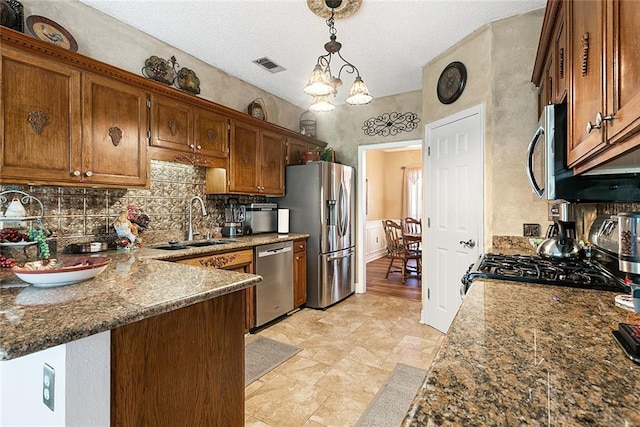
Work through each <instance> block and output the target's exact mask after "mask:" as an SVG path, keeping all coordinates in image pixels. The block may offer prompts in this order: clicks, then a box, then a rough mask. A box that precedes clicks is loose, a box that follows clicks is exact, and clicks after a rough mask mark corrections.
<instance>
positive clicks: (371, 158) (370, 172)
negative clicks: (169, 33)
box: [365, 150, 385, 221]
mask: <svg viewBox="0 0 640 427" xmlns="http://www.w3.org/2000/svg"><path fill="white" fill-rule="evenodd" d="M366 163H367V176H366V177H365V179H366V180H367V182H366V185H367V209H366V212H367V215H366V219H367V221H375V220H383V219H385V213H384V206H385V200H384V194H385V192H384V181H385V179H384V178H385V174H384V170H385V152H384V151H382V150H375V151H369V152H367V153H366Z"/></svg>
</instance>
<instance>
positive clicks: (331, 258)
mask: <svg viewBox="0 0 640 427" xmlns="http://www.w3.org/2000/svg"><path fill="white" fill-rule="evenodd" d="M352 255H353V251H349V252H347V253H343V254H342V255H335V256H331V257H329V258H327V261H337V260H339V259H342V258H348V257H350V256H352Z"/></svg>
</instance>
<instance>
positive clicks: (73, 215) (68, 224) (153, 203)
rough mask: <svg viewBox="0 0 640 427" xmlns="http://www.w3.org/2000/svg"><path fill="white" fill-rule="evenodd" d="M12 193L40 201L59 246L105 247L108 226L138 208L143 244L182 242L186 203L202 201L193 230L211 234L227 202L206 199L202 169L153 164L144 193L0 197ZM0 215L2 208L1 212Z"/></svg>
mask: <svg viewBox="0 0 640 427" xmlns="http://www.w3.org/2000/svg"><path fill="white" fill-rule="evenodd" d="M12 189H17V190H21V191H25V192H27V193H29V194H31V195H32V196H35V197H37V198H38V199H40V201H41V202H42V204H43V206H44V224H45V226H46V227H47V228H48V229H49V230H51V231H52V232H53V235H52V238H55V239H57V240H58V244H59V246H60V244H62V245H63V246H64V245H66V244H67V243H71V242H74V243H75V242H81V241H91V240H99V241H110V240H113V239H114V238H115V231H114V229H113V225H112V223H113V221H114V220H115V219H116V217H117V216H118V214H119V213H120V212H121V211H123V210H126V209H127V206H129V205H132V204H133V205H136V206H137V207H139V208H142V209H143V210H144V211H145V212H146V213H147V214H148V215H149V217H150V218H151V222H150V224H149V228H148V229H147V230H145V231H144V234H143V235H142V236H141V238H142V240H143V242H144V243H156V242H163V241H167V240H169V239H178V240H181V239H184V237H185V234H186V230H187V222H188V216H189V210H188V208H189V207H188V203H189V200H190V199H191V197H193V196H200V197H202V199H203V200H205V204H206V208H207V213H208V215H207V216H204V217H203V216H202V214H201V212H200V208H199V206H197V205H196V204H195V203H194V206H193V226H194V230H196V231H198V232H200V233H202V234H203V235H204V234H205V233H206V232H207V231H212V230H213V229H214V227H217V226H221V225H222V223H223V222H224V206H225V204H226V203H227V199H228V198H229V197H230V196H227V195H206V194H205V168H203V167H198V166H190V165H183V164H179V163H169V162H161V161H156V160H152V161H151V186H150V188H149V189H148V190H144V189H143V190H137V189H132V190H119V189H108V190H107V189H94V188H69V187H49V186H26V185H25V186H23V185H6V184H4V185H2V186H0V191H6V190H12ZM232 197H236V198H237V199H238V201H239V203H241V204H245V203H260V202H265V201H266V198H265V197H264V196H232ZM1 208H2V210H3V211H4V209H6V206H2V207H1ZM27 209H28V210H29V212H30V214H31V215H38V214H40V212H38V211H39V208H38V207H37V206H35V205H34V206H27Z"/></svg>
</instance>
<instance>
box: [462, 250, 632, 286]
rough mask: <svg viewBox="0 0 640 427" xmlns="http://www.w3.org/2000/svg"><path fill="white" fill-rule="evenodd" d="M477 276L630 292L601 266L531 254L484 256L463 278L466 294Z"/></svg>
mask: <svg viewBox="0 0 640 427" xmlns="http://www.w3.org/2000/svg"><path fill="white" fill-rule="evenodd" d="M476 277H484V278H488V279H498V280H512V281H516V282H528V283H537V284H545V285H556V286H569V287H574V288H586V289H598V290H604V291H613V292H622V293H628V292H629V289H628V288H627V287H626V285H625V284H624V280H623V279H620V278H619V277H616V276H615V275H613V274H611V273H610V272H609V271H608V270H607V269H605V268H603V267H602V266H601V265H600V264H599V263H597V262H594V261H588V260H571V259H570V260H565V259H548V258H542V257H540V256H532V255H502V254H491V253H488V254H484V255H482V256H480V258H479V259H478V261H477V262H476V263H475V264H472V265H471V266H470V267H469V270H468V271H467V273H466V274H465V275H464V277H463V278H462V283H463V289H462V292H463V293H466V291H467V289H468V288H469V286H470V284H471V281H473V279H475V278H476Z"/></svg>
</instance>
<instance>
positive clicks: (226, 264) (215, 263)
mask: <svg viewBox="0 0 640 427" xmlns="http://www.w3.org/2000/svg"><path fill="white" fill-rule="evenodd" d="M178 262H179V263H182V264H188V265H196V266H198V267H213V268H222V269H225V270H231V269H233V268H234V267H237V266H241V265H247V264H251V263H253V251H252V250H251V249H247V250H243V251H236V252H227V253H223V254H215V255H208V256H203V257H198V258H189V259H183V260H180V261H178Z"/></svg>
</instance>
